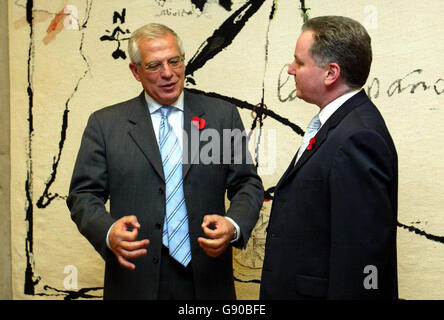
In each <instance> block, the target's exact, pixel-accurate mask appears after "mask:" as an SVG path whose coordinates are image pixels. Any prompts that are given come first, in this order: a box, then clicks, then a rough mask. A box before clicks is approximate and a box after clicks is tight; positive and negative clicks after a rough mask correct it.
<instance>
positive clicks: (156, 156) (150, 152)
mask: <svg viewBox="0 0 444 320" xmlns="http://www.w3.org/2000/svg"><path fill="white" fill-rule="evenodd" d="M128 121H129V122H130V126H129V130H128V132H129V135H130V136H131V137H132V139H133V140H134V142H135V143H136V144H137V146H138V147H139V148H140V150H142V152H143V154H144V155H145V157H146V158H147V159H148V161H149V162H150V163H151V165H152V166H153V168H154V170H155V171H156V172H157V174H158V175H159V176H160V177H161V178H162V179H163V180H165V177H164V175H163V167H162V160H161V157H160V151H159V146H158V144H157V139H156V134H155V133H154V129H153V123H152V121H151V115H150V113H149V111H148V107H147V105H146V100H145V95H144V92H142V93H141V94H140V96H139V98H138V99H136V103H135V105H134V106H133V108H132V110H131V111H130V113H129V116H128Z"/></svg>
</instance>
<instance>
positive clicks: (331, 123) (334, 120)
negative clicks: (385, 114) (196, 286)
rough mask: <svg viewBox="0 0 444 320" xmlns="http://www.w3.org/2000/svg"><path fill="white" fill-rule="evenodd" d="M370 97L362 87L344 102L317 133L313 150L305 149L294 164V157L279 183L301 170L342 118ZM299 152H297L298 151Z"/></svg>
mask: <svg viewBox="0 0 444 320" xmlns="http://www.w3.org/2000/svg"><path fill="white" fill-rule="evenodd" d="M369 100H370V99H369V98H368V97H367V95H366V93H365V91H364V90H363V89H362V90H361V91H360V92H358V93H357V94H356V95H354V96H353V97H351V98H350V99H348V100H347V101H346V102H344V104H342V105H341V106H340V107H339V108H338V110H336V111H335V112H334V113H333V114H332V115H331V117H330V118H329V119H328V120H327V122H326V123H324V125H323V126H322V127H321V129H320V130H319V131H318V132H317V133H316V135H315V138H316V142H315V143H314V144H313V148H312V149H311V150H305V151H304V153H303V154H302V156H301V158H300V159H299V161H298V162H297V163H296V165H294V161H295V159H296V156H295V157H294V158H293V161H292V162H291V164H290V166H289V168H288V169H287V171H286V172H285V174H284V176H283V177H282V178H281V180H280V181H279V183H278V185H280V184H282V183H283V182H284V181H285V180H287V179H288V178H289V177H290V176H292V175H293V174H294V173H295V172H296V171H298V170H299V168H300V167H301V166H303V165H304V163H305V162H307V160H308V159H310V157H311V156H312V155H313V154H314V153H315V152H316V151H317V150H319V148H320V147H321V145H322V144H323V143H324V141H325V140H326V139H327V136H328V132H329V131H330V130H332V129H333V128H335V127H336V126H337V125H338V124H339V122H341V120H342V119H344V118H345V116H346V115H347V114H349V113H350V112H351V111H352V110H353V109H354V108H356V107H357V106H359V105H361V104H363V103H365V102H368V101H369ZM296 154H297V152H296Z"/></svg>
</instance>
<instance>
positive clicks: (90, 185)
mask: <svg viewBox="0 0 444 320" xmlns="http://www.w3.org/2000/svg"><path fill="white" fill-rule="evenodd" d="M195 116H197V117H200V118H203V119H205V120H206V129H207V128H211V129H215V130H216V131H217V132H218V133H222V130H223V129H234V128H238V129H240V130H241V131H243V130H244V127H243V125H242V121H241V119H240V117H239V113H238V111H237V109H236V108H235V107H233V106H231V105H229V104H227V103H226V102H224V101H222V100H219V99H214V98H209V97H205V96H200V95H197V94H193V93H190V92H189V91H187V90H185V92H184V130H185V131H186V133H187V134H186V135H184V154H185V155H187V152H186V151H188V155H189V156H188V155H187V156H188V158H187V159H188V161H187V163H186V164H184V165H183V176H184V194H185V203H186V206H187V211H188V216H189V230H190V238H191V252H192V269H193V275H194V281H195V293H196V298H197V299H234V298H235V290H234V282H233V269H232V250H231V247H229V248H228V249H227V250H226V251H225V252H224V253H223V254H221V255H220V256H219V257H217V258H211V257H209V256H207V255H206V254H205V253H204V251H203V250H202V248H200V247H199V245H198V243H197V238H198V237H199V236H204V237H205V235H204V233H203V231H202V228H201V224H202V221H203V216H204V215H206V214H219V215H226V216H229V217H230V218H232V219H233V220H234V221H236V223H238V225H239V227H240V230H241V239H240V240H239V241H238V242H237V243H236V245H237V246H239V247H244V246H245V245H246V243H247V241H248V238H249V236H250V233H251V231H252V229H253V227H254V225H255V223H256V221H257V218H258V213H259V210H260V208H261V206H262V201H263V187H262V182H261V180H260V178H259V177H258V176H257V174H256V169H255V167H254V165H251V164H245V163H246V157H248V156H249V154H247V155H245V153H244V158H243V162H242V163H243V164H223V163H222V160H221V164H207V165H205V164H202V163H197V164H190V163H195V162H196V161H199V152H200V150H201V148H202V146H205V145H206V142H200V144H199V145H198V148H196V145H195V144H194V145H192V144H191V143H188V142H189V141H188V140H187V137H188V139H191V137H192V135H193V134H196V131H197V130H198V129H197V128H196V127H195V126H194V125H192V119H193V117H195ZM150 117H151V116H150V113H149V111H148V108H147V105H146V101H145V97H144V94H143V92H142V94H141V95H140V96H139V97H136V98H134V99H131V100H129V101H126V102H123V103H119V104H116V105H113V106H110V107H107V108H104V109H101V110H99V111H96V112H94V113H93V114H92V115H91V116H90V118H89V120H88V124H87V127H86V129H85V132H84V134H83V137H82V142H81V146H80V150H79V154H78V157H77V161H76V164H75V168H74V173H73V177H72V181H71V186H70V192H69V197H68V199H67V204H68V207H69V209H70V211H71V217H72V219H73V221H74V222H75V223H76V224H77V227H78V229H79V230H80V232H81V233H82V234H83V235H84V236H85V237H86V238H87V239H88V240H89V241H90V242H91V244H92V245H93V246H94V248H95V249H96V250H97V251H98V252H99V253H100V254H101V255H102V257H103V258H104V259H105V262H106V266H105V287H104V298H105V299H156V298H157V295H158V287H159V272H160V258H161V248H162V229H163V222H164V216H165V194H164V190H165V180H164V175H163V168H162V162H161V156H160V152H159V148H158V144H157V141H156V137H155V133H154V130H153V126H152V122H151V118H150ZM193 130H194V131H193ZM197 134H198V132H197ZM221 136H222V134H221ZM231 140H232V141H231V147H232V148H233V147H234V143H235V142H234V139H231ZM237 143H241V144H242V145H243V146H244V147H245V145H246V140H245V139H242V140H240V139H238V141H237ZM220 145H221V148H222V140H221V143H220ZM193 146H194V147H193ZM207 149H208V148H207ZM232 154H233V155H234V152H233V153H232ZM221 157H222V155H221ZM190 159H191V160H192V161H190ZM250 163H251V162H250ZM226 191H227V196H228V199H230V201H231V204H230V208H229V210H228V211H226V210H225V192H226ZM108 198H109V200H110V212H109V213H108V212H106V210H105V203H106V201H107V200H108ZM126 215H136V216H137V219H138V221H139V223H140V225H141V228H140V230H139V239H145V238H147V239H149V240H150V245H149V246H148V253H147V254H146V255H145V256H143V257H141V258H138V259H135V260H133V262H134V263H135V265H136V270H135V271H130V270H127V269H125V268H123V267H121V266H120V265H119V263H118V262H117V259H116V258H115V256H114V254H113V253H112V252H111V251H110V250H109V249H108V248H107V246H106V234H107V232H108V230H109V228H110V227H111V225H112V223H113V222H115V221H116V220H117V219H119V218H120V217H122V216H126Z"/></svg>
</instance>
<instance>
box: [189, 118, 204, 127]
mask: <svg viewBox="0 0 444 320" xmlns="http://www.w3.org/2000/svg"><path fill="white" fill-rule="evenodd" d="M191 123H192V124H193V125H194V126H195V127H196V128H198V129H199V130H202V129H203V128H205V125H206V122H205V119H202V118H199V117H194V118H193V120H191Z"/></svg>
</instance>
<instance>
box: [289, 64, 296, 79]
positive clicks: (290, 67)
mask: <svg viewBox="0 0 444 320" xmlns="http://www.w3.org/2000/svg"><path fill="white" fill-rule="evenodd" d="M295 72H296V68H295V65H294V62H292V63H291V64H290V65H289V66H288V69H287V73H288V74H290V75H292V76H294V75H295Z"/></svg>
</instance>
